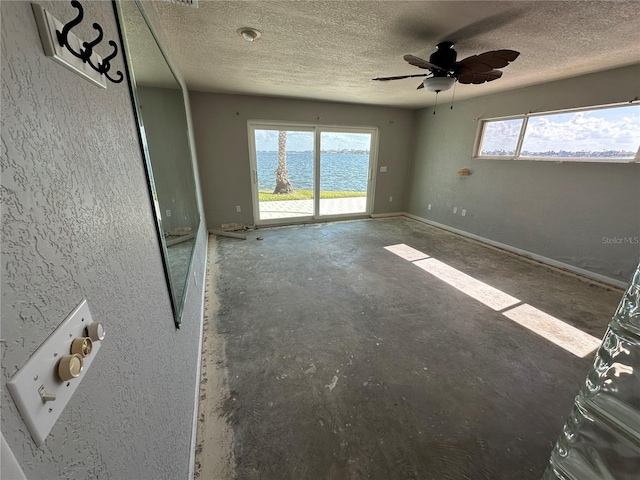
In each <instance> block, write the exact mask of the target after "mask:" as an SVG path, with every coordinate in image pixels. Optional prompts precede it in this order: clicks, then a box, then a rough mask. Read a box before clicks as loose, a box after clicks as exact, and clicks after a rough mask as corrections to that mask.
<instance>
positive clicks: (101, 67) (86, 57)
mask: <svg viewBox="0 0 640 480" xmlns="http://www.w3.org/2000/svg"><path fill="white" fill-rule="evenodd" d="M71 6H72V7H73V8H75V9H77V10H78V15H77V16H76V18H74V19H73V20H71V21H69V23H67V24H66V25H65V26H64V27H62V31H60V30H56V37H57V39H58V43H59V44H60V46H61V47H65V48H66V49H67V50H69V52H70V53H71V54H72V55H73V56H74V57H78V58H79V59H80V60H82V61H83V62H84V63H88V64H89V65H90V66H91V68H93V69H94V70H95V71H96V72H98V73H99V74H100V75H104V76H105V77H107V79H108V80H109V81H111V82H113V83H120V82H122V80H123V78H124V77H123V75H122V72H121V71H120V70H118V71H116V77H117V78H112V77H111V76H110V75H109V70H110V69H111V60H113V59H114V58H115V57H116V55H118V45H117V44H116V42H114V41H113V40H109V42H108V43H109V45H110V46H111V47H112V48H113V52H111V53H110V54H109V55H107V56H106V57H105V58H103V59H102V62H98V63H97V65H96V64H94V63H93V62H92V61H91V56H92V55H93V47H95V46H96V45H98V44H99V43H100V42H101V41H102V38H103V36H104V34H103V31H102V27H101V26H100V25H99V24H97V23H94V24H93V28H94V29H96V30H97V31H98V36H97V37H96V39H95V40H93V41H92V42H82V48H81V49H80V51H79V52H77V51H75V50H74V49H73V48H72V47H71V45H69V39H68V36H69V32H70V31H71V29H72V28H73V27H75V26H76V25H79V24H80V23H81V22H82V19H83V18H84V9H83V8H82V5H81V4H80V2H78V1H77V0H72V2H71Z"/></svg>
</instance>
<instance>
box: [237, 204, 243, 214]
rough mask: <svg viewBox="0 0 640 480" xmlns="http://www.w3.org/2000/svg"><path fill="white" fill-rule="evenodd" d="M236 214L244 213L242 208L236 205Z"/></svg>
mask: <svg viewBox="0 0 640 480" xmlns="http://www.w3.org/2000/svg"><path fill="white" fill-rule="evenodd" d="M236 212H237V213H240V212H242V208H240V205H236Z"/></svg>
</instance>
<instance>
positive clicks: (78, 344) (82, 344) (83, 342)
mask: <svg viewBox="0 0 640 480" xmlns="http://www.w3.org/2000/svg"><path fill="white" fill-rule="evenodd" d="M92 348H93V342H92V341H91V339H90V338H89V337H79V338H76V339H75V340H74V341H73V342H71V353H77V354H78V355H80V356H81V357H82V358H84V357H86V356H87V355H89V354H90V353H91V349H92Z"/></svg>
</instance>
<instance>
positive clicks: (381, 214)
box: [371, 212, 405, 218]
mask: <svg viewBox="0 0 640 480" xmlns="http://www.w3.org/2000/svg"><path fill="white" fill-rule="evenodd" d="M403 215H405V213H404V212H391V213H372V214H371V218H385V217H401V216H403Z"/></svg>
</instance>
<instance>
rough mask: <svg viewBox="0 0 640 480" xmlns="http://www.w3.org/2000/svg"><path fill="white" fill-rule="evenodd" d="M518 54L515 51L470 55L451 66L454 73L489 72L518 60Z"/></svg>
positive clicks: (496, 51) (493, 51) (494, 51)
mask: <svg viewBox="0 0 640 480" xmlns="http://www.w3.org/2000/svg"><path fill="white" fill-rule="evenodd" d="M518 55H520V52H516V51H515V50H492V51H491V52H485V53H481V54H480V55H472V56H470V57H467V58H465V59H463V60H460V61H459V62H456V63H454V64H453V69H454V71H459V72H464V71H467V70H470V71H472V72H475V73H484V72H490V71H491V70H493V69H495V68H502V67H506V66H507V65H509V63H510V62H513V61H514V60H515V59H516V58H518Z"/></svg>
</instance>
